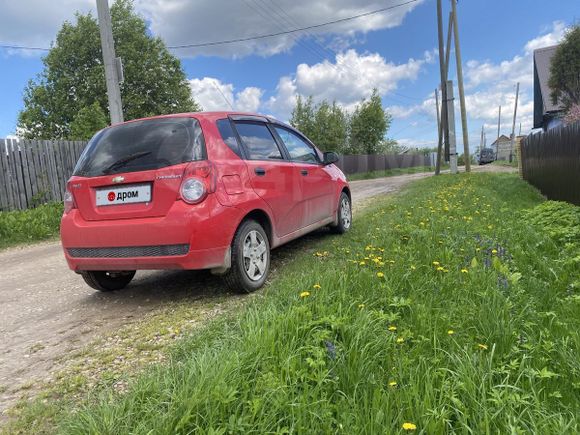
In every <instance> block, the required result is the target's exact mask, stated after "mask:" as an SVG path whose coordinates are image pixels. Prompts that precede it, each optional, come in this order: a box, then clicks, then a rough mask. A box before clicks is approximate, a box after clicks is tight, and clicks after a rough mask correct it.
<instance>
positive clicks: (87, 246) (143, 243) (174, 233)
mask: <svg viewBox="0 0 580 435" xmlns="http://www.w3.org/2000/svg"><path fill="white" fill-rule="evenodd" d="M240 219H241V216H240V212H239V210H238V209H236V208H235V207H224V206H221V205H220V204H219V203H218V202H217V201H216V200H215V198H214V196H213V195H210V196H209V197H208V198H207V199H206V200H205V201H204V202H203V203H201V204H198V205H188V204H186V203H184V202H183V201H176V202H175V204H174V205H173V206H172V208H171V209H170V211H169V212H168V213H167V214H166V215H165V216H163V217H155V218H140V219H116V220H104V221H87V220H85V219H84V218H83V217H82V215H81V213H80V212H79V210H77V209H74V210H71V211H70V212H69V213H67V214H66V215H64V216H63V218H62V221H61V240H62V246H63V249H64V255H65V258H66V260H67V263H68V265H69V267H70V269H72V270H75V271H82V270H141V269H210V268H220V267H225V266H228V265H229V247H230V244H231V241H232V238H233V235H234V232H235V230H236V227H237V225H238V223H239V221H240Z"/></svg>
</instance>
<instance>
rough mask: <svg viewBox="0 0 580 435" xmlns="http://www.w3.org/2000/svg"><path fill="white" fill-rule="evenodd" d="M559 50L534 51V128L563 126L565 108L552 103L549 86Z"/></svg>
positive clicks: (552, 48)
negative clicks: (551, 66)
mask: <svg viewBox="0 0 580 435" xmlns="http://www.w3.org/2000/svg"><path fill="white" fill-rule="evenodd" d="M557 48H558V46H557V45H555V46H553V47H545V48H539V49H538V50H534V128H542V129H544V130H550V129H551V128H554V127H557V126H559V125H561V124H562V116H563V114H564V112H563V107H562V105H561V104H560V102H558V104H553V103H552V96H551V95H550V94H551V91H552V90H551V89H550V86H549V85H548V81H549V80H550V65H551V63H552V56H554V53H555V52H556V49H557Z"/></svg>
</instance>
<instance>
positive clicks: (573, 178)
mask: <svg viewBox="0 0 580 435" xmlns="http://www.w3.org/2000/svg"><path fill="white" fill-rule="evenodd" d="M520 152H521V170H522V175H523V178H524V179H525V180H526V181H527V182H528V183H530V184H532V185H534V186H536V187H537V188H538V189H540V191H541V192H542V193H543V194H544V195H546V196H547V197H548V199H554V200H559V201H568V202H571V203H572V204H576V205H580V122H577V123H575V124H572V125H569V126H566V127H557V128H554V129H552V130H548V131H547V132H544V133H536V134H530V135H529V136H528V137H526V138H525V139H524V140H523V142H522V145H521V150H520Z"/></svg>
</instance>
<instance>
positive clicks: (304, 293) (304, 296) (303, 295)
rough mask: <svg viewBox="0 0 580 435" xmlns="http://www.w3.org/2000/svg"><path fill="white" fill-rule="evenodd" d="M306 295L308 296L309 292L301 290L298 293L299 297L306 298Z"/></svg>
mask: <svg viewBox="0 0 580 435" xmlns="http://www.w3.org/2000/svg"><path fill="white" fill-rule="evenodd" d="M308 296H310V292H302V293H300V297H301V298H307V297H308Z"/></svg>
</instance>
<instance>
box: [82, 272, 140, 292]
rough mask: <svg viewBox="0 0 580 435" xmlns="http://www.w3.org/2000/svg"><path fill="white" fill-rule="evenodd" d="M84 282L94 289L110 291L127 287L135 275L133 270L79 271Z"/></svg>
mask: <svg viewBox="0 0 580 435" xmlns="http://www.w3.org/2000/svg"><path fill="white" fill-rule="evenodd" d="M81 276H82V277H83V279H84V280H85V282H86V283H87V284H88V285H89V286H90V287H92V288H94V289H95V290H99V291H102V292H110V291H114V290H121V289H124V288H125V287H127V285H128V284H129V283H130V282H131V280H132V279H133V277H134V276H135V271H134V270H127V271H118V272H106V271H100V270H86V271H84V272H81Z"/></svg>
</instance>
